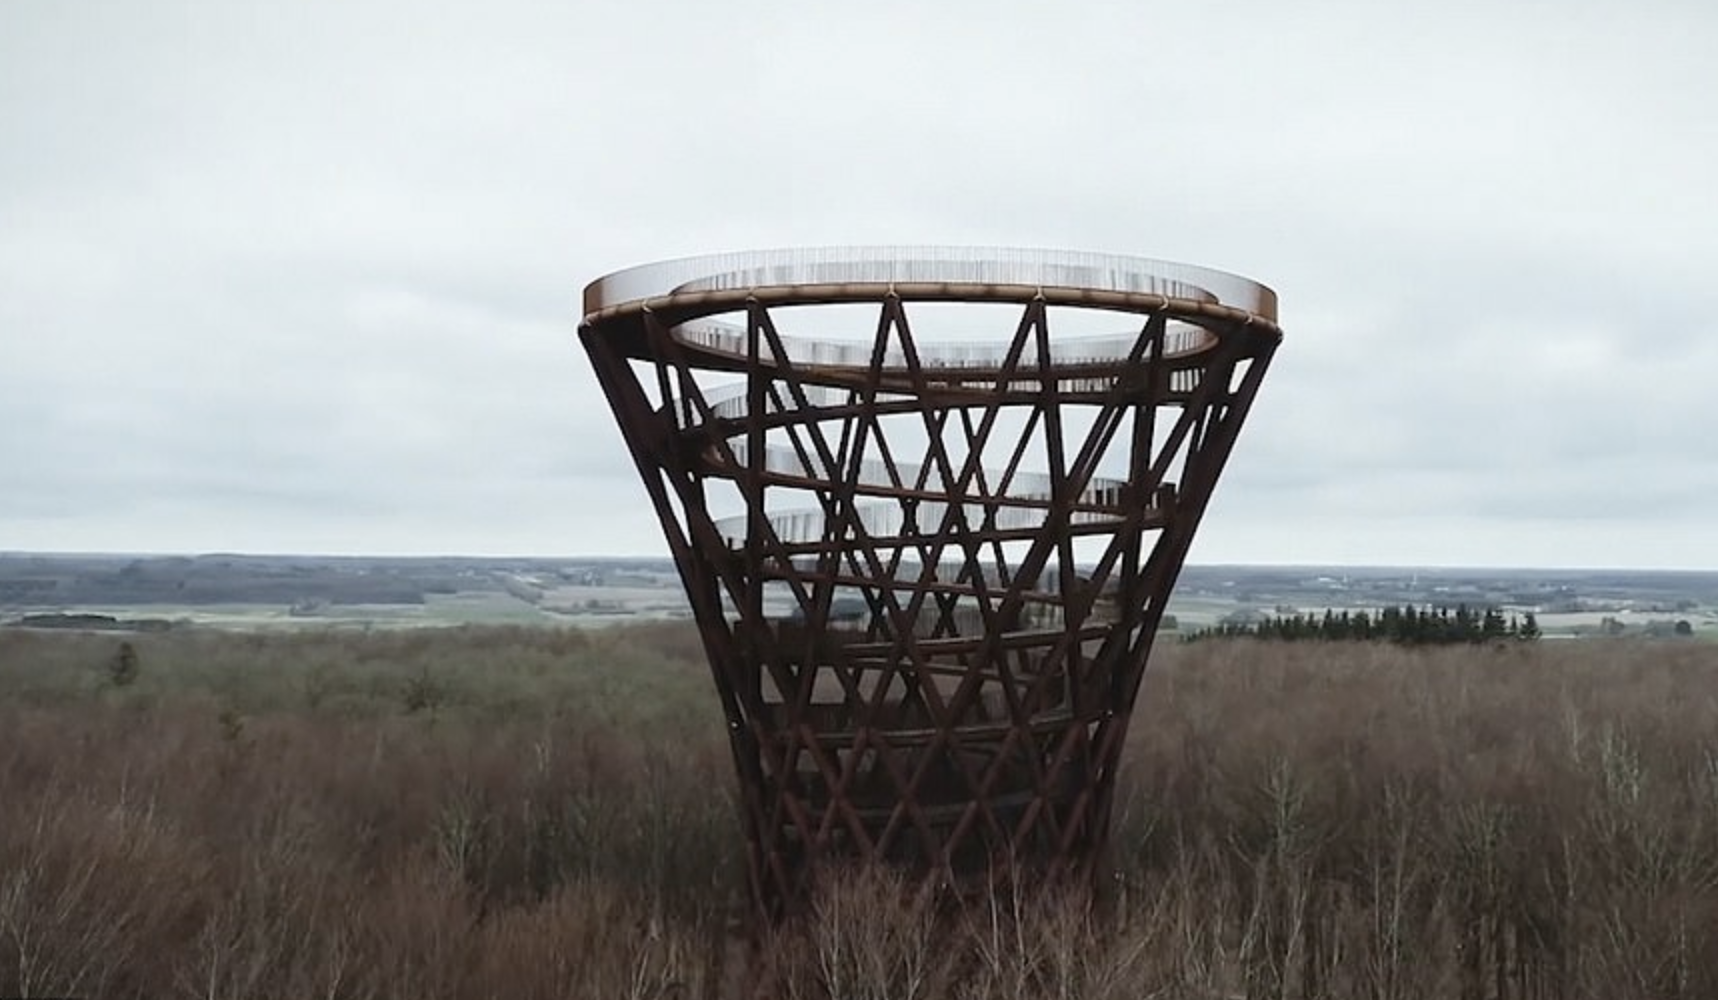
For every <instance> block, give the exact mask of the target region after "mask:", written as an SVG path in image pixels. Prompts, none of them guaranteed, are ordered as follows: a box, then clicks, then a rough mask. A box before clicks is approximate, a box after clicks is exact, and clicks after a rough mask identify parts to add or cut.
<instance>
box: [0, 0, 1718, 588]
mask: <svg viewBox="0 0 1718 1000" xmlns="http://www.w3.org/2000/svg"><path fill="white" fill-rule="evenodd" d="M0 22H3V23H0V134H3V135H5V136H6V138H5V140H3V141H0V218H3V219H4V220H5V224H4V225H3V226H0V468H5V469H7V470H9V474H10V475H11V476H12V477H13V479H12V480H11V481H10V482H9V483H8V484H7V486H6V488H5V489H0V546H4V547H15V548H58V549H67V548H74V549H75V548H114V547H119V548H126V549H148V548H160V549H184V548H191V549H217V548H218V549H240V548H249V549H275V550H295V549H309V550H316V551H329V550H335V549H341V550H349V551H414V550H417V551H471V552H485V551H488V552H503V551H506V552H531V551H538V552H576V551H603V552H609V553H618V552H628V551H632V552H638V551H660V550H661V542H660V541H659V539H658V537H657V530H656V526H655V523H654V518H653V516H652V515H651V514H650V512H649V510H648V509H647V508H646V507H645V505H644V504H643V500H642V491H641V490H640V489H639V488H638V486H637V484H636V482H634V479H633V477H634V473H633V471H632V469H631V466H630V463H629V462H628V461H627V458H626V455H625V451H624V449H623V448H622V447H621V444H620V441H619V437H618V434H616V433H615V432H614V430H613V428H612V427H611V426H610V423H609V420H608V417H607V415H606V406H605V404H604V402H603V400H602V399H601V397H600V394H599V393H598V391H597V388H596V386H595V383H594V380H593V379H592V378H591V377H590V374H589V372H588V371H587V368H586V364H585V361H584V358H583V355H582V352H581V351H580V349H579V347H578V344H577V341H576V338H575V337H574V334H573V327H574V324H575V323H576V319H577V317H576V312H577V308H578V291H579V287H580V286H581V285H582V284H583V283H584V282H585V281H587V280H589V279H591V278H593V277H595V276H597V275H599V274H601V273H604V272H606V271H608V270H612V269H615V268H618V267H622V266H626V265H628V264H632V263H637V262H640V261H645V260H650V259H658V258H663V257H670V256H678V255H682V254H688V253H697V252H705V251H711V250H721V249H730V248H743V247H750V246H779V245H793V244H805V243H844V242H954V243H977V244H987V243H989V244H1022V245H1053V246H1054V245H1061V246H1075V247H1090V248H1093V249H1103V250H1112V251H1118V252H1129V253H1139V254H1143V255H1147V256H1158V257H1168V258H1171V259H1185V260H1190V261H1193V262H1196V263H1202V264H1208V265H1212V266H1216V267H1221V268H1225V269H1231V270H1236V271H1240V272H1242V273H1246V274H1249V275H1250V276H1253V277H1256V278H1259V279H1261V280H1263V281H1265V282H1267V283H1269V284H1272V285H1273V286H1274V287H1276V288H1277V289H1278V291H1279V292H1280V293H1281V295H1282V302H1283V310H1284V312H1283V316H1284V324H1285V327H1286V328H1287V334H1288V337H1287V341H1286V343H1285V346H1284V348H1283V350H1282V352H1281V353H1280V355H1279V358H1278V362H1277V366H1276V368H1275V370H1274V371H1273V374H1272V376H1271V379H1270V380H1269V381H1268V382H1267V384H1266V388H1265V391H1264V393H1263V394H1262V395H1261V397H1260V399H1259V402H1258V407H1257V411H1256V414H1255V420H1254V422H1253V424H1252V426H1250V427H1249V429H1248V431H1247V432H1246V433H1245V434H1244V435H1243V437H1242V440H1241V444H1240V447H1239V449H1238V450H1237V453H1236V455H1235V459H1234V461H1233V463H1232V467H1231V470H1230V472H1229V474H1228V476H1227V478H1226V480H1225V481H1224V483H1223V484H1222V487H1221V491H1220V493H1219V496H1218V497H1217V499H1216V501H1215V503H1214V504H1213V507H1212V511H1211V515H1210V517H1209V518H1208V520H1207V523H1206V525H1205V528H1204V531H1205V533H1206V534H1205V537H1204V538H1202V540H1201V543H1200V548H1199V549H1197V550H1196V552H1195V556H1196V557H1199V558H1207V559H1218V558H1221V559H1225V560H1229V561H1247V560H1251V561H1330V562H1341V561H1358V562H1408V561H1436V562H1451V561H1454V562H1460V561H1464V560H1465V561H1471V562H1484V563H1491V564H1496V563H1509V562H1515V563H1531V562H1537V561H1546V560H1550V561H1554V562H1556V563H1558V564H1564V565H1567V564H1571V563H1575V564H1582V563H1585V564H1594V563H1618V562H1620V563H1624V564H1638V565H1653V564H1664V565H1670V564H1675V565H1691V566H1699V565H1710V564H1711V563H1712V562H1713V561H1714V560H1715V559H1718V550H1715V549H1712V548H1711V547H1710V546H1711V545H1712V544H1713V543H1711V542H1703V541H1693V542H1691V541H1689V540H1688V534H1689V530H1690V529H1689V527H1688V526H1689V525H1694V524H1698V523H1699V521H1700V519H1701V518H1702V517H1704V516H1705V514H1706V512H1707V511H1708V510H1709V504H1708V502H1707V500H1706V497H1707V496H1709V495H1710V490H1711V488H1712V487H1713V486H1714V485H1718V482H1715V479H1718V472H1715V470H1718V442H1714V441H1713V440H1712V438H1711V435H1710V434H1709V432H1708V431H1707V430H1706V427H1707V425H1708V424H1709V423H1710V422H1711V414H1712V413H1713V408H1712V406H1711V404H1710V403H1709V402H1708V397H1709V395H1710V386H1711V385H1712V384H1713V382H1714V378H1715V376H1718V353H1715V347H1714V341H1713V340H1712V338H1711V337H1710V332H1711V322H1710V320H1709V317H1711V316H1713V315H1715V314H1718V311H1715V307H1718V301H1714V299H1715V298H1718V293H1714V292H1713V291H1712V290H1711V283H1710V280H1709V276H1708V275H1707V274H1706V273H1705V272H1706V270H1707V268H1708V267H1709V262H1710V261H1711V260H1712V259H1714V258H1715V257H1718V217H1715V216H1714V210H1713V208H1712V207H1711V206H1712V201H1711V199H1710V198H1709V197H1707V188H1708V186H1709V178H1710V177H1711V176H1713V175H1714V174H1718V135H1714V134H1713V133H1712V131H1711V130H1710V129H1709V128H1708V127H1706V123H1707V120H1708V117H1709V112H1708V110H1707V109H1706V107H1705V105H1706V103H1707V97H1706V92H1707V91H1708V90H1710V87H1709V86H1707V85H1706V84H1707V81H1708V80H1709V74H1710V71H1709V69H1708V68H1707V62H1708V56H1707V54H1706V53H1705V52H1704V50H1703V44H1704V43H1703V40H1704V39H1705V38H1708V37H1710V36H1711V35H1712V34H1713V31H1714V29H1718V12H1715V11H1714V10H1710V9H1707V8H1705V7H1701V6H1698V5H1692V4H1680V3H1672V2H1661V3H1644V4H1639V5H1637V6H1636V8H1634V9H1632V10H1631V13H1630V16H1629V17H1628V18H1627V19H1618V18H1615V17H1614V16H1612V15H1611V13H1610V12H1609V10H1608V8H1606V7H1604V6H1602V5H1599V4H1596V3H1574V4H1568V5H1562V6H1560V7H1559V8H1558V9H1557V11H1556V16H1554V17H1553V16H1549V15H1547V14H1544V13H1542V12H1540V11H1538V10H1536V9H1535V8H1534V7H1533V6H1532V5H1493V7H1492V8H1489V9H1487V11H1486V12H1485V13H1484V15H1483V18H1482V17H1481V16H1480V15H1478V14H1477V13H1474V14H1470V13H1469V12H1467V11H1465V10H1462V9H1452V8H1448V7H1445V8H1439V9H1437V10H1429V9H1428V10H1423V11H1415V12H1413V14H1412V16H1409V14H1408V13H1407V12H1402V11H1397V10H1394V9H1392V8H1391V7H1390V6H1389V5H1377V4H1360V3H1343V2H1332V3H1315V4H1311V5H1296V6H1294V7H1285V6H1283V5H1275V4H1264V3H1239V4H1225V5H1219V6H1217V7H1211V6H1209V5H1206V6H1198V5H1183V6H1181V7H1179V8H1165V9H1162V10H1150V9H1148V8H1146V7H1142V6H1137V5H1122V4H1091V5H1086V6H1083V7H1073V8H1070V7H1069V6H1068V5H1066V4H1050V3H1036V2H1028V3H1022V4H1018V5H1012V6H1011V7H1010V9H1009V10H1008V11H1007V14H1006V16H1002V15H999V14H998V12H997V11H995V10H993V9H992V8H990V7H979V6H977V5H973V4H968V3H964V2H961V3H954V4H949V5H944V6H938V7H934V8H928V9H927V8H925V7H924V6H923V5H912V6H909V5H906V4H905V3H893V2H886V3H879V4H871V5H865V6H863V7H852V8H834V7H820V8H817V9H815V10H813V9H812V8H809V7H806V6H804V5H786V4H780V3H773V2H764V0H737V2H736V3H734V4H728V5H722V6H720V7H712V6H710V5H702V4H693V3H690V2H684V3H674V2H660V3H643V4H626V5H622V4H592V5H575V6H573V7H568V6H565V5H549V4H537V3H531V2H523V0H521V2H504V3H499V4H493V5H488V6H486V7H484V8H482V9H477V8H471V9H468V10H456V9H452V8H438V7H434V6H431V7H424V6H422V5H417V6H413V5H404V4H398V3H394V2H389V0H370V2H359V3H351V4H331V3H316V2H313V3H306V4H294V5H273V6H269V5H254V4H242V3H241V4H200V3H193V2H190V0H169V2H167V3H164V4H151V5H129V4H110V5H104V6H103V7H101V8H100V9H99V11H95V12H92V11H87V10H82V9H79V10H75V11H74V10H73V8H71V7H67V6H66V5H63V4H50V3H46V2H37V0H25V2H22V3H14V4H10V5H8V6H7V8H6V12H5V13H4V14H0ZM1671 539H1676V541H1675V542H1674V543H1673V542H1672V541H1671ZM1702 546H1705V547H1704V548H1703V547H1702ZM1321 553H1326V554H1327V555H1322V556H1321V555H1320V554H1321Z"/></svg>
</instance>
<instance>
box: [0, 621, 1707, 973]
mask: <svg viewBox="0 0 1718 1000" xmlns="http://www.w3.org/2000/svg"><path fill="white" fill-rule="evenodd" d="M132 641H133V644H134V645H135V647H136V652H137V670H136V676H135V678H131V679H127V680H126V682H123V683H121V682H117V681H116V677H115V674H114V672H113V671H112V670H111V669H110V668H111V664H112V663H113V658H114V656H115V654H116V646H117V640H116V639H115V638H114V637H111V636H72V635H38V634H25V633H16V632H8V633H0V995H7V996H10V995H20V996H43V995H71V996H85V997H114V998H127V997H151V998H155V997H234V998H238V997H244V998H262V997H283V998H284V997H293V998H300V997H307V996H309V997H326V998H338V997H351V998H377V1000H382V998H392V997H402V998H403V997H427V998H435V997H449V998H452V997H462V998H463V997H509V998H511V997H544V998H548V997H640V998H642V997H661V998H666V997H684V998H687V1000H692V998H698V997H722V996H740V995H744V991H742V990H741V989H740V987H739V985H738V984H739V982H740V981H741V980H742V979H745V978H747V977H748V976H749V975H750V974H751V972H752V971H754V969H753V966H756V965H758V964H759V963H758V962H757V961H755V960H753V961H749V962H748V961H747V960H746V956H745V955H744V953H743V950H741V949H738V948H736V947H735V945H734V944H733V943H732V942H733V939H732V933H731V931H732V926H733V921H734V920H735V915H736V914H737V913H739V912H743V901H742V900H741V898H740V894H741V892H742V891H743V876H742V875H741V873H740V872H739V864H738V862H739V858H738V850H737V849H738V846H739V844H738V826H737V822H736V819H735V811H734V808H733V805H732V803H731V802H730V801H729V794H730V792H729V789H730V785H731V779H730V778H729V774H728V763H727V753H726V749H725V746H724V744H723V741H722V733H721V727H720V724H719V721H720V720H719V718H718V717H717V712H716V709H715V706H714V704H713V698H711V697H709V696H708V692H707V686H708V681H707V679H706V677H705V674H704V668H703V667H702V665H701V663H700V660H699V652H698V650H697V646H696V641H695V638H694V637H693V636H691V635H690V633H689V632H687V631H686V630H684V629H682V628H676V627H667V626H661V627H649V628H639V629H630V630H605V631H603V632H601V633H590V634H581V633H576V632H556V631H545V630H519V629H460V630H452V631H446V632H433V633H431V632H414V633H388V634H380V633H379V634H371V635H365V634H360V633H327V634H314V635H274V636H267V637H264V636H251V635H224V634H218V633H184V634H173V633H168V634H164V635H156V636H141V637H136V638H134V639H133V640H132ZM1147 686H1148V690H1147V691H1146V693H1145V695H1144V696H1143V698H1142V702H1141V704H1142V709H1141V714H1140V715H1139V716H1138V717H1137V718H1136V721H1135V726H1134V730H1135V731H1134V740H1133V744H1132V746H1131V748H1130V756H1129V759H1128V761H1127V766H1126V769H1125V770H1124V773H1123V775H1122V781H1123V792H1124V797H1123V800H1122V805H1121V807H1120V809H1119V810H1118V816H1117V822H1116V830H1115V839H1114V854H1113V861H1114V867H1115V870H1116V877H1115V881H1114V884H1113V885H1112V886H1109V887H1106V896H1107V897H1108V898H1107V900H1106V904H1105V906H1104V907H1101V908H1100V909H1102V910H1103V912H1104V916H1102V917H1098V916H1094V911H1093V908H1092V907H1090V906H1088V905H1086V903H1085V901H1083V900H1081V899H1078V898H1071V897H1067V896H1049V897H1046V896H1042V895H1028V894H1024V893H1015V892H1010V891H1001V892H998V893H997V894H996V895H995V896H994V897H993V898H991V899H990V900H988V901H987V903H986V904H985V905H981V906H978V907H976V908H974V909H972V910H969V911H967V912H964V913H959V914H950V913H946V912H939V911H938V910H937V909H936V908H935V907H934V906H932V905H931V903H930V901H928V900H924V899H921V898H919V897H917V896H916V895H915V894H914V893H913V892H911V891H909V889H908V888H907V887H905V886H902V885H901V884H900V883H899V882H898V881H896V880H895V879H894V878H893V877H892V876H890V875H889V874H888V873H882V872H852V873H837V874H835V875H832V876H831V878H830V879H829V881H828V882H827V884H826V885H825V888H824V890H823V892H822V893H821V894H820V896H819V899H818V902H817V905H816V907H815V908H814V911H813V913H812V914H811V916H810V917H809V919H807V920H806V921H804V922H803V924H801V925H799V926H796V927H793V928H788V929H785V930H783V931H782V932H781V934H782V936H781V939H780V940H778V941H777V942H776V944H777V945H778V947H777V948H776V949H775V954H776V955H777V956H778V958H777V961H776V963H775V968H774V969H773V974H772V975H771V976H770V977H769V978H770V980H771V981H772V982H773V984H774V988H775V991H776V993H777V994H778V995H779V996H781V997H783V998H786V1000H807V998H825V997H828V998H882V997H888V998H914V997H919V998H968V997H973V998H976V997H1000V998H1005V1000H1024V998H1035V1000H1038V998H1075V997H1079V998H1109V997H1116V998H1120V997H1142V996H1146V997H1149V996H1158V997H1187V998H1195V997H1200V998H1203V997H1261V998H1262V997H1331V998H1347V997H1369V998H1442V997H1452V998H1468V997H1473V998H1491V997H1497V998H1503V997H1591V998H1594V1000H1601V998H1602V1000H1610V998H1627V997H1688V998H1708V997H1712V996H1718V934H1714V933H1713V928H1715V927H1718V647H1713V646H1711V645H1707V644H1698V645H1696V644H1677V643H1657V644H1652V643H1606V642H1590V643H1579V644H1577V643H1550V642H1547V643H1541V644H1539V645H1537V646H1532V647H1517V648H1508V649H1500V650H1489V649H1482V650H1477V651H1476V650H1471V649H1449V650H1403V649H1397V648H1392V647H1368V646H1353V645H1339V646H1337V645H1332V646H1320V645H1304V644H1295V645H1268V644H1256V643H1248V642H1231V643H1202V644H1198V645H1195V646H1189V647H1176V648H1166V649H1164V650H1163V651H1162V655H1161V657H1160V659H1159V661H1158V663H1156V664H1155V665H1154V668H1153V671H1152V673H1151V674H1150V675H1149V679H1148V681H1147Z"/></svg>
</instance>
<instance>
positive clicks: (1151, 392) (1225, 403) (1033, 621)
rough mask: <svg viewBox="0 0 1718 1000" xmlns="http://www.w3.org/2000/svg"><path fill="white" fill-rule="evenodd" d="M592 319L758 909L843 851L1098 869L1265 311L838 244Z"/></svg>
mask: <svg viewBox="0 0 1718 1000" xmlns="http://www.w3.org/2000/svg"><path fill="white" fill-rule="evenodd" d="M584 313H585V315H584V319H583V322H582V324H581V326H580V337H581V339H582V341H583V344H584V346H585V349H586V351H587V352H588V353H589V356H590V359H591V363H592V365H593V366H594V368H595V371H596V374H597V377H598V380H599V382H600V383H601V385H602V388H603V391H604V393H605V394H606V395H607V397H608V401H609V403H610V405H611V406H612V408H613V411H614V414H615V417H616V418H617V421H618V423H619V425H620V429H621V433H622V435H623V437H624V438H625V441H626V444H627V446H628V448H629V449H630V451H631V453H632V457H633V460H634V462H635V464H636V465H637V468H638V471H639V474H640V475H641V477H642V478H643V481H644V486H645V490H646V492H647V494H648V495H649V498H650V502H651V504H652V505H653V507H654V509H655V512H656V514H657V516H658V518H659V519H660V521H661V524H662V528H663V531H664V534H665V536H666V538H667V542H668V546H669V549H670V550H671V552H672V554H673V557H674V560H675V564H676V565H677V567H678V568H679V571H680V575H681V577H682V579H683V580H684V583H685V586H686V592H687V596H688V598H689V600H690V603H691V608H692V613H693V615H694V617H695V619H696V621H697V624H698V627H699V629H700V631H701V634H702V637H703V641H704V646H705V649H706V651H707V653H708V656H709V661H710V668H711V671H712V674H713V676H714V679H715V684H716V689H717V692H718V694H719V696H720V699H721V704H722V710H723V712H724V713H725V715H726V719H727V725H728V732H729V738H730V744H731V747H732V751H733V756H734V763H735V766H736V768H737V771H738V775H739V779H740V788H741V792H742V794H741V802H742V811H743V821H744V826H745V832H746V838H747V845H748V851H747V853H748V859H749V868H750V878H751V883H752V888H753V892H754V897H755V899H756V901H757V903H758V905H759V908H760V912H761V913H763V914H764V915H766V916H770V917H777V916H779V915H781V914H782V913H783V912H784V911H786V910H788V909H791V908H792V907H793V905H794V904H795V903H796V901H798V900H801V899H803V898H804V895H805V892H806V889H807V885H808V880H809V879H810V878H811V877H812V874H813V872H814V871H815V869H816V868H817V866H818V865H819V864H820V863H822V862H825V861H829V860H835V859H859V860H874V861H882V862H887V863H892V864H897V865H901V866H904V867H907V868H909V869H911V870H914V871H916V872H918V873H920V874H922V875H923V876H925V877H928V878H932V879H937V880H939V881H947V882H950V883H953V884H960V883H962V882H965V881H967V880H970V879H972V878H975V877H982V876H984V875H985V874H986V873H994V872H997V871H998V870H1007V871H1019V870H1020V869H1021V868H1028V869H1030V870H1031V871H1033V872H1035V873H1037V874H1040V875H1044V876H1050V877H1070V876H1071V877H1075V878H1090V877H1091V876H1092V875H1093V874H1094V873H1095V872H1096V871H1097V869H1098V867H1099V865H1100V864H1101V858H1102V849H1103V846H1104V841H1105V837H1106V834H1107V830H1108V826H1109V816H1110V812H1111V808H1112V802H1113V793H1114V787H1115V786H1114V777H1115V771H1116V766H1117V761H1118V759H1119V757H1120V753H1121V749H1122V742H1123V737H1124V735H1125V733H1126V729H1127V725H1128V720H1129V717H1130V715H1131V713H1132V711H1133V708H1134V703H1135V698H1136V695H1137V692H1138V690H1139V685H1140V679H1141V676H1142V674H1143V671H1144V669H1145V666H1146V661H1147V659H1148V657H1149V654H1150V651H1151V645H1152V639H1153V636H1154V635H1155V633H1156V630H1157V627H1158V625H1159V622H1160V620H1161V618H1162V616H1163V612H1164V605H1165V602H1166V601H1167V599H1168V596H1169V593H1170V590H1171V589H1172V587H1173V586H1174V583H1175V579H1176V576H1177V574H1178V573H1179V571H1180V568H1181V563H1182V560H1183V558H1184V557H1185V555H1186V552H1187V548H1188V545H1189V543H1190V542H1191V541H1192V538H1193V533H1194V529H1195V528H1196V527H1197V525H1198V523H1199V520H1200V517H1201V515H1202V514H1203V512H1204V510H1205V507H1206V502H1207V500H1208V498H1209V497H1210V495H1211V491H1212V488H1213V486H1214V485H1215V484H1216V481H1217V478H1218V474H1219V473H1220V471H1221V470H1222V467H1223V465H1224V462H1225V461H1226V460H1227V458H1228V456H1229V453H1230V450H1231V448H1232V447H1233V445H1234V443H1235V439H1236V434H1237V433H1238V431H1239V430H1240V427H1241V424H1242V421H1243V420H1244V418H1245V417H1246V414H1247V411H1248V408H1249V406H1250V404H1251V403H1252V401H1253V398H1254V395H1255V394H1256V392H1257V391H1258V388H1259V384H1260V381H1261V380H1262V379H1263V377H1264V375H1265V370H1266V367H1267V365H1268V364H1269V362H1270V359H1271V356H1272V354H1273V352H1274V351H1275V349H1276V347H1277V345H1278V343H1279V342H1280V341H1281V332H1280V330H1279V328H1278V327H1277V324H1276V297H1275V295H1274V293H1272V292H1271V291H1270V290H1269V289H1267V288H1265V287H1263V286H1261V285H1258V284H1256V283H1254V282H1251V281H1247V280H1245V279H1242V278H1238V277H1235V276H1233V275H1228V274H1223V273H1221V272H1216V271H1210V270H1206V269H1202V268H1195V267H1188V266H1184V265H1177V264H1169V263H1165V262H1160V261H1150V260H1141V259H1135V258H1127V257H1115V256H1107V255H1101V254H1089V253H1062V252H1043V251H1019V250H972V249H953V248H896V247H880V248H864V249H853V248H843V249H827V250H799V251H782V252H763V253H748V254H732V255H725V256H716V257H706V258H696V259H689V260H679V261H670V262H667V263H662V264H655V265H647V266H644V267H640V268H635V269H632V270H627V271H622V272H619V273H616V274H612V275H609V276H607V277H605V278H602V279H600V280H598V281H596V282H594V283H592V284H591V285H590V286H589V287H588V288H587V289H586V290H585V299H584Z"/></svg>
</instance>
